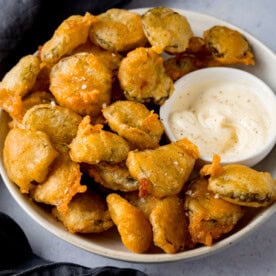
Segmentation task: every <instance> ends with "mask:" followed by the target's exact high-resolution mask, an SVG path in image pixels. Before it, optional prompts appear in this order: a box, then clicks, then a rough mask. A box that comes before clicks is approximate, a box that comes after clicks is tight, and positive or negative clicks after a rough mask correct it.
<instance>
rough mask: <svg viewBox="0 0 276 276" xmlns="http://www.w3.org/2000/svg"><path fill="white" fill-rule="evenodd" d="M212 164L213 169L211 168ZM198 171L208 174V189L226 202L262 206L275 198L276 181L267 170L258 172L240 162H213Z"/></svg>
mask: <svg viewBox="0 0 276 276" xmlns="http://www.w3.org/2000/svg"><path fill="white" fill-rule="evenodd" d="M213 166H215V170H212V167H213ZM218 170H219V172H218V173H217V171H218ZM210 172H211V174H210ZM200 173H201V175H210V178H209V180H208V181H209V185H208V189H209V190H210V191H212V192H213V193H215V194H218V195H219V196H220V197H221V198H223V199H224V200H226V201H228V202H232V203H234V204H238V205H241V206H248V207H264V206H267V205H269V204H271V203H272V202H273V201H275V200H276V181H275V180H273V178H272V176H271V174H270V173H268V172H259V171H256V170H254V169H252V168H249V167H247V166H244V165H240V164H229V165H225V166H223V167H221V166H218V164H217V163H213V164H211V165H205V166H204V167H203V168H202V170H201V172H200Z"/></svg>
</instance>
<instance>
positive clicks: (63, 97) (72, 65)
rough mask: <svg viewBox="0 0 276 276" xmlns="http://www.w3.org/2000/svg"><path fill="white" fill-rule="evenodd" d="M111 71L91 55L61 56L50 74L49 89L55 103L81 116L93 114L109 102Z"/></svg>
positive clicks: (96, 113)
mask: <svg viewBox="0 0 276 276" xmlns="http://www.w3.org/2000/svg"><path fill="white" fill-rule="evenodd" d="M111 85H112V72H111V71H110V70H109V69H108V68H107V67H106V66H105V65H104V64H103V63H102V62H101V61H100V60H99V59H98V58H97V57H96V56H95V55H93V54H90V53H78V54H75V55H71V56H69V57H66V58H63V59H61V60H60V61H59V62H58V63H57V64H56V65H54V66H53V69H52V71H51V74H50V91H51V92H52V93H53V95H54V96H55V98H56V100H57V102H58V103H59V104H60V105H62V106H65V107H68V108H70V109H71V110H73V111H75V112H77V113H79V114H81V115H91V116H97V115H99V114H100V113H101V109H102V107H103V106H104V105H106V104H109V102H110V94H111Z"/></svg>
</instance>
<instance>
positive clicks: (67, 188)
mask: <svg viewBox="0 0 276 276" xmlns="http://www.w3.org/2000/svg"><path fill="white" fill-rule="evenodd" d="M81 175H82V174H81V171H80V165H79V164H77V163H75V162H73V161H72V160H71V159H70V157H69V154H68V153H67V152H63V153H61V154H60V155H59V156H58V157H57V158H56V159H55V161H54V163H53V165H52V166H51V168H50V170H49V175H48V177H47V179H46V180H45V181H44V182H42V183H40V184H38V185H37V186H36V187H35V189H34V190H33V191H32V192H31V197H32V198H33V199H34V200H35V201H37V202H42V203H45V204H49V205H54V206H56V207H57V209H58V211H59V212H66V211H68V204H69V202H70V201H71V199H72V198H73V196H75V195H76V194H77V193H84V192H85V191H86V189H87V188H86V186H85V185H81V183H80V181H81Z"/></svg>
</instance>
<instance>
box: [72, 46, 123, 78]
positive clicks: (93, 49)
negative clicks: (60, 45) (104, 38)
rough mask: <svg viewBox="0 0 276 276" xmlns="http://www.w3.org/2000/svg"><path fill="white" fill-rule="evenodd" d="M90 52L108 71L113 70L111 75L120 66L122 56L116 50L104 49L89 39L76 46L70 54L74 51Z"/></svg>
mask: <svg viewBox="0 0 276 276" xmlns="http://www.w3.org/2000/svg"><path fill="white" fill-rule="evenodd" d="M82 52H85V53H90V54H93V55H94V56H96V57H97V58H98V59H99V60H100V61H101V62H102V63H103V64H104V65H105V66H106V67H107V68H108V69H110V71H112V72H113V75H115V74H116V73H117V70H118V68H119V66H120V63H121V60H122V58H123V56H122V55H121V54H119V53H118V52H112V51H108V50H105V49H103V48H101V47H99V46H97V45H95V44H93V43H91V42H90V41H87V42H86V43H85V44H82V45H80V46H79V47H77V48H76V49H75V50H74V51H73V53H72V54H76V53H82Z"/></svg>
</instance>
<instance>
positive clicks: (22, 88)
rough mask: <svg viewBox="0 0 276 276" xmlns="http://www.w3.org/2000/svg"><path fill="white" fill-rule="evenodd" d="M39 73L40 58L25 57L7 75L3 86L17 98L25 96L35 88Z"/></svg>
mask: <svg viewBox="0 0 276 276" xmlns="http://www.w3.org/2000/svg"><path fill="white" fill-rule="evenodd" d="M39 71H40V60H39V58H38V57H37V56H35V55H27V56H24V57H22V58H21V59H20V60H19V61H18V63H17V64H16V65H15V66H14V67H12V69H11V70H10V71H9V72H7V73H6V75H5V76H4V78H3V79H2V82H1V86H2V87H3V88H5V89H7V90H10V91H11V92H12V93H14V94H15V95H17V96H24V95H26V94H27V93H28V92H29V91H30V90H31V88H32V87H33V85H34V83H35V81H36V78H37V75H38V73H39Z"/></svg>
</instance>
